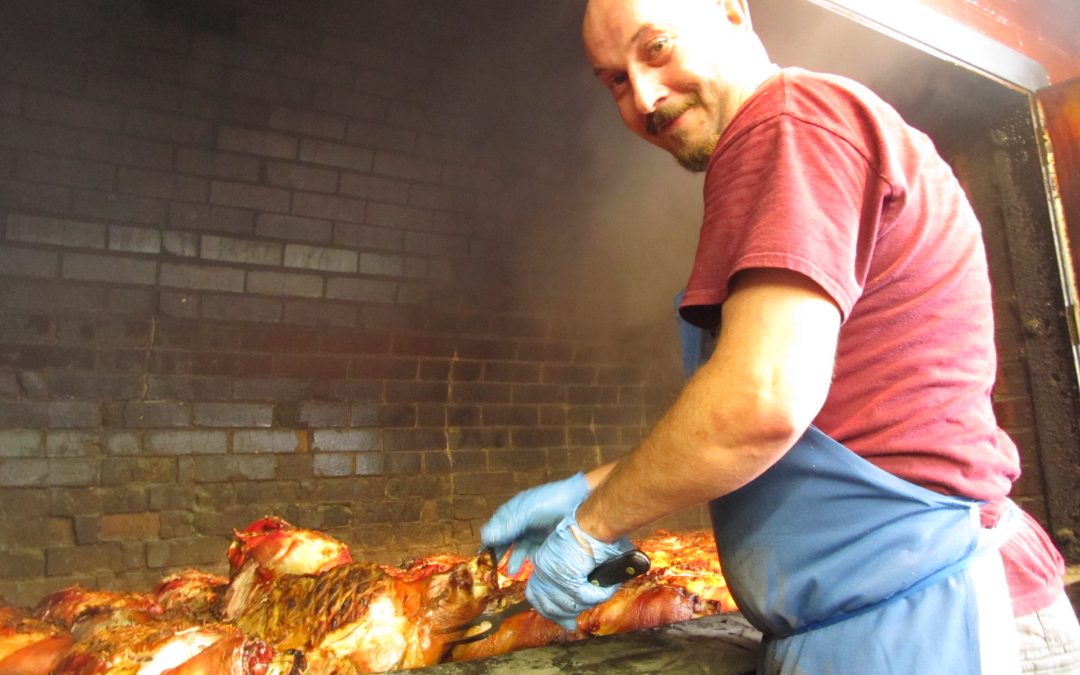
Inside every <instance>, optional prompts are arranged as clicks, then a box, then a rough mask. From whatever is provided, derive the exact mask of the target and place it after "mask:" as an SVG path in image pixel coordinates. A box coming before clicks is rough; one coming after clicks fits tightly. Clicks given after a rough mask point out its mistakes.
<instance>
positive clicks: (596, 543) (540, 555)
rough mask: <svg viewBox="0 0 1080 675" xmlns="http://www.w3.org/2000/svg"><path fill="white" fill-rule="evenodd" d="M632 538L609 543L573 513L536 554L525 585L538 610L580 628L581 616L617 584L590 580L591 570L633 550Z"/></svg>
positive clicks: (555, 619) (608, 593)
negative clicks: (582, 527)
mask: <svg viewBox="0 0 1080 675" xmlns="http://www.w3.org/2000/svg"><path fill="white" fill-rule="evenodd" d="M633 547H634V546H633V544H631V543H630V541H629V540H628V539H625V538H624V539H619V540H618V541H616V542H614V543H612V544H608V543H606V542H603V541H600V540H599V539H596V538H595V537H593V536H591V535H589V534H588V533H586V532H585V531H584V530H582V529H581V528H580V527H578V524H577V519H576V518H575V514H573V513H571V514H570V515H569V516H567V517H566V518H564V519H563V520H562V522H560V523H559V525H558V526H557V527H556V528H555V531H554V532H552V533H551V535H550V536H549V537H548V538H547V539H546V540H545V541H544V543H543V545H542V546H541V547H540V549H539V550H537V552H536V555H535V556H533V565H534V566H535V569H533V573H532V576H531V577H529V584H528V585H527V586H526V587H525V597H526V598H528V600H529V602H530V603H531V604H532V606H533V607H534V608H536V611H538V612H540V613H541V614H543V615H544V616H546V617H547V618H549V619H551V620H552V621H554V622H555V623H557V624H559V625H560V626H562V627H563V628H565V629H567V630H574V629H575V628H577V615H578V614H581V613H582V612H584V611H585V610H586V609H589V608H590V607H594V606H596V605H599V604H600V603H601V602H604V601H605V600H607V599H608V598H610V597H611V596H612V595H613V594H614V593H615V591H616V589H618V587H619V586H618V584H616V585H615V586H608V587H606V588H605V587H603V586H596V585H593V584H591V583H589V580H588V579H587V578H586V577H588V575H589V573H590V572H592V571H593V570H594V569H596V567H597V566H598V565H600V564H601V563H603V562H605V561H607V560H610V559H611V558H614V557H615V556H617V555H619V554H620V553H623V552H625V551H629V550H630V549H632V548H633Z"/></svg>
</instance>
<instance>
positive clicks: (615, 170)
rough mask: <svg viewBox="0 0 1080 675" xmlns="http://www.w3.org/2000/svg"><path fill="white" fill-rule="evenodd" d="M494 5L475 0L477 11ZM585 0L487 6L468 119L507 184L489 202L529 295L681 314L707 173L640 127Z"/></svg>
mask: <svg viewBox="0 0 1080 675" xmlns="http://www.w3.org/2000/svg"><path fill="white" fill-rule="evenodd" d="M484 2H486V0H469V2H468V3H467V4H468V6H469V7H475V8H478V7H479V6H480V5H479V4H477V3H480V4H483V3H484ZM584 6H585V2H584V0H548V1H546V2H543V3H535V2H522V1H521V0H502V1H500V2H495V3H494V4H491V5H489V7H490V11H477V12H476V13H475V14H474V16H479V17H483V19H484V24H483V26H482V27H481V28H482V29H481V30H478V31H474V32H473V35H476V34H479V35H481V36H482V37H483V39H479V40H477V39H476V38H472V42H471V45H470V49H469V51H468V54H469V56H468V58H467V59H466V62H465V64H464V68H463V70H462V76H461V77H462V80H459V84H460V82H461V81H466V80H467V81H468V82H469V83H470V87H471V89H472V90H474V91H475V92H476V93H475V94H474V96H475V98H474V99H473V100H472V102H471V103H470V102H469V101H468V100H464V101H462V99H461V98H460V97H459V98H458V99H457V100H456V104H464V105H465V106H467V108H466V110H467V113H466V117H467V119H469V120H470V121H471V122H473V127H474V133H475V134H476V135H477V136H478V137H479V138H481V139H482V140H483V143H484V145H485V147H486V148H487V151H486V152H487V154H489V155H493V156H495V157H496V158H497V159H496V163H497V164H498V166H499V169H500V171H501V175H502V177H503V180H504V181H506V183H505V185H504V186H503V187H504V191H503V194H502V195H501V197H500V199H501V203H499V204H497V205H496V206H495V207H494V208H490V209H488V211H489V214H490V215H491V216H492V217H493V218H494V219H495V220H496V221H497V222H498V223H499V226H500V227H503V228H505V230H506V231H505V232H504V234H505V236H506V238H507V239H508V240H509V241H510V242H511V245H510V246H509V247H508V249H507V251H508V256H509V259H508V260H506V261H504V263H505V264H506V266H507V268H509V269H511V270H512V271H513V279H512V283H513V284H514V285H515V288H516V292H518V293H519V294H522V295H525V294H528V295H529V296H530V297H529V301H530V302H532V303H539V306H537V305H535V304H534V307H536V308H538V309H539V310H540V311H545V310H546V311H553V312H554V311H565V310H568V309H569V310H572V311H575V312H577V313H582V312H587V313H589V314H590V315H592V316H594V317H595V318H604V319H608V318H610V319H613V320H617V321H618V322H619V324H621V325H623V326H628V325H629V326H632V327H633V326H647V325H656V322H658V321H662V322H665V323H669V322H671V316H672V314H671V312H672V304H671V301H672V297H673V296H674V294H675V293H676V292H677V291H678V290H679V289H680V288H681V287H682V285H683V284H684V283H685V281H686V277H687V275H688V274H689V270H690V264H691V261H692V255H693V250H694V245H695V243H696V240H697V231H698V228H699V226H700V222H701V178H700V176H699V175H695V174H690V173H688V172H687V171H685V170H684V169H682V168H680V167H679V166H678V165H677V164H676V162H675V160H674V159H673V158H672V157H671V156H669V155H668V154H667V153H665V152H663V151H662V150H659V149H657V148H655V147H653V146H651V145H649V144H647V143H646V142H645V141H643V140H641V139H639V138H637V137H636V136H634V135H633V134H632V133H630V131H629V130H627V129H626V128H625V127H624V126H623V124H622V122H621V120H620V118H619V115H618V113H617V110H616V108H615V105H614V102H613V101H612V100H611V98H610V95H609V94H608V93H607V91H606V90H605V89H604V88H603V87H602V86H601V85H600V84H599V83H598V82H597V81H596V79H595V78H594V76H593V74H592V69H591V67H590V66H589V64H588V63H587V61H586V58H585V55H584V50H583V48H582V44H581V18H582V16H583V14H584Z"/></svg>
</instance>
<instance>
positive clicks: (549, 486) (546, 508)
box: [480, 472, 590, 574]
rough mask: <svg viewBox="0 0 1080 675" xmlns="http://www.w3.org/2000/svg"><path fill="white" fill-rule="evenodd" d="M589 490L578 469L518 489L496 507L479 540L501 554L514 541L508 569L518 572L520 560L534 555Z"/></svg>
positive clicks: (510, 571) (587, 494)
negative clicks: (566, 474) (538, 483)
mask: <svg viewBox="0 0 1080 675" xmlns="http://www.w3.org/2000/svg"><path fill="white" fill-rule="evenodd" d="M589 491H590V490H589V482H588V481H587V480H585V474H583V473H580V472H579V473H576V474H574V475H573V476H570V477H569V478H565V479H563V480H557V481H554V482H551V483H544V484H543V485H538V486H537V487H534V488H529V489H528V490H524V491H522V492H519V493H518V494H516V495H514V496H513V497H511V498H510V500H509V501H507V502H506V503H505V504H503V505H502V506H500V507H499V508H498V509H496V511H495V515H493V516H492V517H491V520H489V521H488V522H487V523H486V524H485V525H484V527H483V528H482V529H481V530H480V541H481V542H483V544H484V546H490V547H491V548H494V549H495V552H496V555H498V557H499V558H502V554H503V553H505V552H506V549H507V547H509V546H510V545H511V544H513V546H514V550H513V551H512V552H511V553H510V560H509V561H508V566H507V571H508V572H509V573H510V574H517V573H518V570H520V569H521V564H522V563H523V562H525V560H526V559H528V558H531V557H532V555H533V553H534V552H535V551H536V549H538V548H539V547H540V544H542V543H543V542H544V539H546V538H547V536H548V534H550V533H551V531H552V530H554V529H555V526H556V525H558V524H559V521H561V520H562V519H563V518H565V517H566V516H567V515H570V514H572V513H573V512H574V509H576V508H577V507H578V504H580V503H581V502H583V501H585V498H586V497H588V496H589Z"/></svg>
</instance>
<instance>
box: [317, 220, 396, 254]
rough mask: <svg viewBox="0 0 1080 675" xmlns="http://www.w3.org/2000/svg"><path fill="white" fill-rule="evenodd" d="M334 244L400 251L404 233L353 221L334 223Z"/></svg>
mask: <svg viewBox="0 0 1080 675" xmlns="http://www.w3.org/2000/svg"><path fill="white" fill-rule="evenodd" d="M333 241H334V243H335V244H340V245H345V246H356V247H357V248H381V249H388V250H392V251H400V250H401V249H402V248H403V247H404V245H405V233H404V232H402V231H400V230H393V229H390V228H385V227H371V226H368V225H357V224H354V223H334V239H333Z"/></svg>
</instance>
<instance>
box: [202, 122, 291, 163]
mask: <svg viewBox="0 0 1080 675" xmlns="http://www.w3.org/2000/svg"><path fill="white" fill-rule="evenodd" d="M297 145H298V143H297V140H296V138H295V137H294V136H290V135H287V134H282V133H278V132H275V131H265V130H257V129H242V128H240V127H224V128H222V129H221V130H220V131H219V132H218V147H219V148H220V149H222V150H232V151H235V152H245V153H248V154H251V155H262V156H265V157H279V158H282V159H294V158H295V157H296V152H297Z"/></svg>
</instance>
